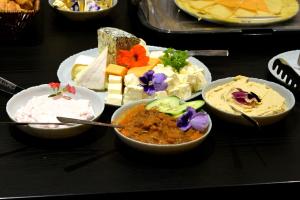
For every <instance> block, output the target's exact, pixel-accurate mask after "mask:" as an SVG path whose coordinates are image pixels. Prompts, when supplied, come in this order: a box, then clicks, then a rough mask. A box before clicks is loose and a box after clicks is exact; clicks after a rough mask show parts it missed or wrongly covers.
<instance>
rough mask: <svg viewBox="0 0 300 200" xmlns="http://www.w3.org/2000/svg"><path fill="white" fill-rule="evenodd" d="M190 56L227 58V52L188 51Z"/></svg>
mask: <svg viewBox="0 0 300 200" xmlns="http://www.w3.org/2000/svg"><path fill="white" fill-rule="evenodd" d="M188 53H189V55H190V56H228V55H229V51H228V50H189V51H188Z"/></svg>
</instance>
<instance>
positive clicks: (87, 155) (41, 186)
mask: <svg viewBox="0 0 300 200" xmlns="http://www.w3.org/2000/svg"><path fill="white" fill-rule="evenodd" d="M135 11H136V10H135V8H134V7H132V6H131V4H130V3H129V2H127V1H124V0H120V1H119V5H118V6H117V8H116V9H115V11H114V12H113V15H112V16H110V17H107V18H105V19H102V20H97V21H94V22H84V23H79V22H71V21H69V20H67V19H65V18H63V17H61V16H59V15H57V14H56V13H55V12H53V10H51V9H50V7H49V6H48V5H47V2H46V1H42V7H41V12H40V13H39V14H38V16H37V17H36V18H35V19H34V21H33V22H32V24H30V25H29V26H28V27H27V29H25V30H24V32H22V33H19V34H17V35H10V37H6V38H4V37H1V39H0V42H1V43H0V76H2V77H5V78H7V79H9V80H11V81H12V82H15V83H17V84H19V85H21V86H23V87H30V86H34V85H39V84H41V83H48V82H51V81H57V76H56V71H57V68H58V66H59V64H60V62H62V61H63V60H64V59H65V58H67V57H68V56H70V55H72V54H74V53H76V52H79V51H82V50H85V49H89V48H95V47H96V46H97V34H96V30H97V29H98V28H100V27H103V26H114V27H118V28H121V29H124V30H127V31H129V32H132V33H134V34H136V35H137V36H139V37H143V38H144V39H145V40H146V41H147V43H148V44H150V45H157V46H167V47H175V48H180V49H207V48H228V49H229V50H230V56H229V57H226V58H215V57H206V58H203V57H201V58H199V59H200V60H201V61H203V62H204V63H205V64H206V65H207V66H208V67H209V69H210V71H211V73H212V77H213V79H214V80H215V79H218V78H223V77H227V76H235V75H238V74H243V75H246V76H251V77H257V78H263V79H267V80H272V81H275V80H274V79H273V78H272V77H271V75H270V74H269V72H268V70H267V62H268V60H269V59H270V58H271V57H273V56H275V55H276V54H277V53H279V52H283V51H286V50H293V49H297V48H299V43H298V44H297V43H296V42H295V41H296V39H297V37H298V35H299V33H298V32H292V33H291V32H289V33H288V32H287V33H280V34H276V33H275V34H273V35H265V36H262V35H239V36H232V35H230V34H223V35H220V34H207V35H200V36H199V35H189V34H187V35H171V34H158V33H155V32H152V31H151V30H148V29H146V28H145V27H143V26H142V25H141V24H140V23H139V21H138V19H137V16H136V12H135ZM9 98H10V96H9V95H6V94H4V93H1V95H0V109H1V111H0V113H1V114H0V119H1V120H8V116H7V114H6V111H5V105H6V102H7V101H8V99H9ZM199 98H200V97H199ZM113 111H114V108H112V107H106V108H105V111H104V113H103V115H102V117H101V119H100V120H101V121H104V122H109V119H110V117H111V115H112V113H113ZM212 119H213V129H212V132H211V135H210V136H209V137H208V139H207V140H206V141H205V142H204V143H203V144H202V145H200V146H199V147H198V148H196V149H195V150H193V151H191V152H188V153H185V154H182V155H174V156H153V155H147V154H144V153H140V152H137V151H135V150H133V149H131V148H129V147H127V146H125V145H124V144H122V142H120V141H119V140H118V139H117V138H116V136H115V134H114V132H113V130H112V129H108V128H93V129H92V130H91V131H89V132H87V133H85V134H82V135H81V136H79V137H76V138H72V139H68V140H62V141H47V140H41V139H37V138H34V137H30V136H28V135H26V134H25V133H23V132H21V131H19V130H18V129H17V128H15V127H13V126H6V125H1V126H0V198H4V199H5V198H18V197H24V198H34V197H39V198H42V197H43V198H54V197H60V198H61V199H74V198H75V197H78V199H100V198H108V199H110V198H112V197H117V198H125V199H126V198H133V197H137V198H140V197H144V196H145V195H147V197H149V196H150V197H151V196H153V197H155V196H157V195H160V194H167V195H174V196H177V197H178V196H186V194H190V193H191V192H192V193H195V194H196V195H197V194H203V192H207V193H208V194H210V195H212V194H220V193H222V192H223V193H226V192H237V191H242V192H244V193H246V194H255V193H256V192H257V191H264V192H265V191H272V192H276V191H277V192H278V191H280V190H282V188H285V189H286V188H289V189H291V188H294V187H297V186H298V182H299V180H300V170H299V169H300V159H299V154H300V135H299V132H300V123H299V122H300V120H299V119H300V105H299V95H296V106H295V108H294V110H293V111H292V112H291V113H290V115H289V116H288V117H287V118H286V119H284V120H283V121H281V122H279V123H277V124H274V125H272V126H269V127H265V128H263V130H262V132H260V133H258V132H257V130H256V129H253V128H249V127H242V126H237V125H234V124H230V123H226V122H223V121H221V120H219V119H217V118H215V117H214V116H212ZM292 186H294V187H292ZM253 192H254V193H253ZM81 195H85V196H84V197H83V196H81Z"/></svg>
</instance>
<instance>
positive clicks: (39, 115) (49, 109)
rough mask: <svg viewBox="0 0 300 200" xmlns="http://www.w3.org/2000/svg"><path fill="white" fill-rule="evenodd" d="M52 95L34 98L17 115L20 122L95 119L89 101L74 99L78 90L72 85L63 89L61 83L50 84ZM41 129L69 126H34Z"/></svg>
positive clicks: (16, 117)
mask: <svg viewBox="0 0 300 200" xmlns="http://www.w3.org/2000/svg"><path fill="white" fill-rule="evenodd" d="M49 87H50V88H51V89H52V91H53V92H52V93H51V94H45V95H41V96H33V97H32V98H31V99H30V100H29V101H28V102H27V103H26V104H25V105H24V106H22V107H21V108H19V109H18V110H17V112H16V115H15V117H14V118H15V120H16V121H18V122H43V123H52V122H53V123H55V122H59V121H58V120H57V119H56V117H57V116H61V117H71V118H77V119H83V120H91V119H93V118H94V110H93V108H92V106H91V105H90V101H89V100H88V99H74V98H73V96H70V94H72V95H75V94H76V89H75V87H73V86H71V85H66V86H64V87H61V84H60V83H54V82H52V83H49ZM33 126H36V127H39V128H65V127H68V126H69V125H57V124H45V125H33Z"/></svg>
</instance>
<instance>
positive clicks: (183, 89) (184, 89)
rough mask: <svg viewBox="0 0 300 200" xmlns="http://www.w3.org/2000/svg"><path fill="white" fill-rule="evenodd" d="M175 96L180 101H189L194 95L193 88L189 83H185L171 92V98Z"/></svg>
mask: <svg viewBox="0 0 300 200" xmlns="http://www.w3.org/2000/svg"><path fill="white" fill-rule="evenodd" d="M171 95H174V96H177V97H179V98H180V99H187V98H189V97H190V96H191V95H192V90H191V87H190V85H189V84H188V83H183V84H180V85H178V86H176V87H175V88H174V89H173V90H170V91H169V96H171Z"/></svg>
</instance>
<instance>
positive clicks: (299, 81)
mask: <svg viewBox="0 0 300 200" xmlns="http://www.w3.org/2000/svg"><path fill="white" fill-rule="evenodd" d="M272 69H273V70H274V71H275V72H276V73H277V74H278V75H280V74H281V75H280V77H281V79H282V80H283V81H284V82H285V83H286V84H287V85H289V86H291V87H292V89H299V86H300V76H299V75H298V73H297V72H296V71H295V70H294V69H293V68H292V67H291V66H290V65H289V64H288V62H287V61H286V60H285V59H283V58H277V59H276V60H275V61H274V63H273V65H272Z"/></svg>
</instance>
